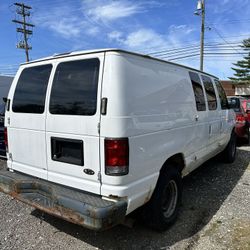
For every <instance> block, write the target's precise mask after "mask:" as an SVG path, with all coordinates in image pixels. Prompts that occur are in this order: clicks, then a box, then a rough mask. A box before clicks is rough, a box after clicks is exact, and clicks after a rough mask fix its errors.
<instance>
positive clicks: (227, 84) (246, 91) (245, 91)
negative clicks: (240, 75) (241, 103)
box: [221, 80, 250, 97]
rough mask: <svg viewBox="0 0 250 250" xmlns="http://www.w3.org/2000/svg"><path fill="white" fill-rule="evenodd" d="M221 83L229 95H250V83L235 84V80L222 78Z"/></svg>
mask: <svg viewBox="0 0 250 250" xmlns="http://www.w3.org/2000/svg"><path fill="white" fill-rule="evenodd" d="M221 84H222V86H223V88H224V90H225V92H226V94H227V96H244V97H250V85H242V84H235V83H233V81H227V80H224V81H223V80H222V81H221Z"/></svg>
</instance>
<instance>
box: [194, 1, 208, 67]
mask: <svg viewBox="0 0 250 250" xmlns="http://www.w3.org/2000/svg"><path fill="white" fill-rule="evenodd" d="M194 14H195V15H198V16H201V38H200V70H201V71H203V64H204V35H205V0H198V5H197V10H196V11H195V13H194Z"/></svg>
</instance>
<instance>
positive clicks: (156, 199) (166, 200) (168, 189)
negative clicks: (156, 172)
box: [143, 166, 182, 232]
mask: <svg viewBox="0 0 250 250" xmlns="http://www.w3.org/2000/svg"><path fill="white" fill-rule="evenodd" d="M181 196H182V178H181V174H180V172H179V170H178V169H177V168H175V167H173V166H168V167H167V168H166V169H165V170H164V171H163V172H161V173H160V176H159V179H158V182H157V185H156V188H155V190H154V193H153V195H152V197H151V199H150V201H149V203H148V204H147V205H146V206H145V207H144V210H143V220H144V222H145V223H146V224H147V225H148V226H149V227H151V228H152V229H154V230H156V231H159V232H162V231H165V230H166V229H168V228H169V227H170V226H171V225H172V224H173V223H174V222H175V221H176V219H177V215H178V212H179V208H180V204H181Z"/></svg>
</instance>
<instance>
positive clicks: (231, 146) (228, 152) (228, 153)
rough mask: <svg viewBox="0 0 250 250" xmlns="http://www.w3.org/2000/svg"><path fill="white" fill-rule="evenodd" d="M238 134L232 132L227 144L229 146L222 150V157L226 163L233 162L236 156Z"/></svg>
mask: <svg viewBox="0 0 250 250" xmlns="http://www.w3.org/2000/svg"><path fill="white" fill-rule="evenodd" d="M236 151H237V150H236V134H235V132H233V133H232V134H231V138H230V141H229V142H228V144H227V147H226V148H225V149H224V151H223V152H222V159H223V161H224V162H225V163H233V162H234V161H235V158H236Z"/></svg>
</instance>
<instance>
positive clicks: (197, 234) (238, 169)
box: [0, 147, 250, 250]
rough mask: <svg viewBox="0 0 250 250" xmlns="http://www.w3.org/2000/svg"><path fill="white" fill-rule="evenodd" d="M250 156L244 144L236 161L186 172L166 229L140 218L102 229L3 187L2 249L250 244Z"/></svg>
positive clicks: (0, 202) (0, 165)
mask: <svg viewBox="0 0 250 250" xmlns="http://www.w3.org/2000/svg"><path fill="white" fill-rule="evenodd" d="M249 161H250V147H240V148H239V149H238V156H237V160H236V161H235V163H234V164H231V165H230V164H229V165H227V164H222V163H221V162H219V161H218V160H216V159H213V160H211V161H209V162H208V163H206V164H204V165H203V166H201V167H200V168H199V169H198V170H196V171H195V172H194V173H192V174H191V175H190V176H188V177H186V178H185V179H184V193H183V202H182V207H181V212H180V215H179V218H178V220H177V222H176V223H175V225H173V226H172V227H171V228H170V229H169V230H168V231H166V232H164V233H156V232H154V231H152V230H150V229H148V228H146V227H145V226H144V225H141V224H140V223H139V222H138V221H136V222H135V225H134V227H133V228H127V227H125V226H122V225H121V226H117V227H115V228H113V229H110V230H108V231H105V232H101V233H96V232H93V231H89V230H86V229H84V228H82V227H80V226H77V225H74V224H71V223H68V222H66V221H63V220H60V219H57V218H54V217H52V216H49V215H46V214H42V213H41V212H40V211H38V210H36V209H33V208H31V207H29V206H27V205H25V204H23V203H21V202H18V201H16V200H14V199H12V198H10V197H9V196H7V195H4V194H1V193H0V249H116V250H117V249H130V250H132V249H202V250H203V249H213V250H214V249H250V215H249V209H250V164H249ZM3 167H5V162H4V161H0V168H3Z"/></svg>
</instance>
